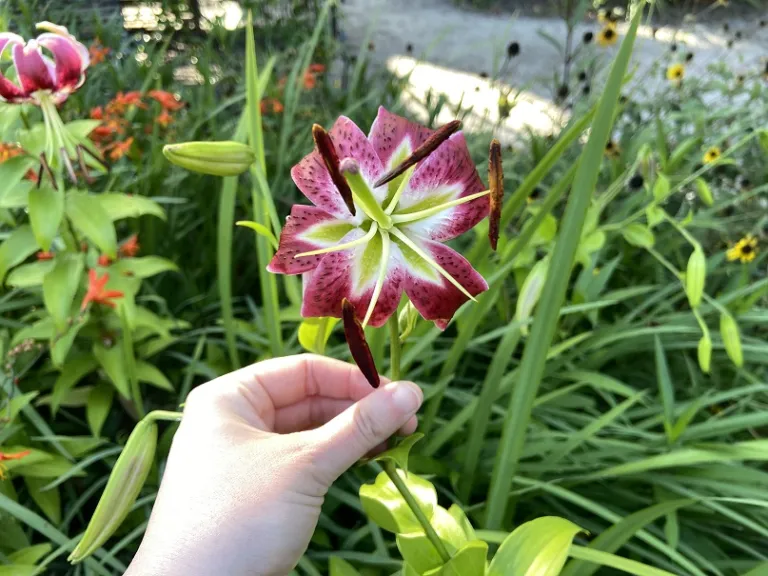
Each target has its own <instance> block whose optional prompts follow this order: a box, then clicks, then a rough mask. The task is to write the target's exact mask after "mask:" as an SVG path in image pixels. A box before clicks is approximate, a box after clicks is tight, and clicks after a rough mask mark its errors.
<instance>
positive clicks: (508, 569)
mask: <svg viewBox="0 0 768 576" xmlns="http://www.w3.org/2000/svg"><path fill="white" fill-rule="evenodd" d="M582 531H583V530H582V528H580V527H579V526H577V525H576V524H574V523H573V522H571V521H569V520H566V519H565V518H558V517H557V516H543V517H541V518H536V519H535V520H531V521H530V522H526V523H525V524H523V525H522V526H519V527H518V528H517V529H515V531H514V532H512V533H511V534H510V535H509V536H507V538H506V539H505V540H504V542H503V543H502V544H501V547H500V548H499V550H498V552H496V555H495V556H494V557H493V561H492V562H491V565H490V567H489V568H488V576H507V575H509V574H529V573H532V572H531V570H534V569H535V574H536V575H537V576H558V574H560V571H561V570H562V569H563V565H564V564H565V561H566V560H567V559H568V551H569V550H570V548H571V543H572V542H573V539H574V537H575V536H576V534H578V533H579V532H582Z"/></svg>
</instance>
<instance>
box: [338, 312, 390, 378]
mask: <svg viewBox="0 0 768 576" xmlns="http://www.w3.org/2000/svg"><path fill="white" fill-rule="evenodd" d="M341 315H342V318H343V320H344V336H346V338H347V345H348V346H349V351H350V352H351V353H352V358H353V359H354V361H355V364H357V366H358V368H360V371H361V372H362V373H363V376H365V379H366V380H368V384H370V385H371V386H372V387H374V388H378V387H379V382H380V380H379V373H378V371H377V370H376V364H375V363H374V361H373V354H371V349H370V348H369V347H368V342H366V341H365V331H364V330H363V327H362V325H361V324H360V322H359V321H358V320H357V317H356V316H355V307H354V306H353V305H352V303H351V302H350V301H349V300H347V299H346V298H344V299H343V300H342V301H341Z"/></svg>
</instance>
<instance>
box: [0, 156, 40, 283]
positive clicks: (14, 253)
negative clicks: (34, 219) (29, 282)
mask: <svg viewBox="0 0 768 576" xmlns="http://www.w3.org/2000/svg"><path fill="white" fill-rule="evenodd" d="M0 166H2V164H0ZM35 252H37V240H35V235H34V233H33V232H32V228H30V227H29V226H19V227H18V228H16V230H14V231H13V232H11V235H10V236H8V238H6V240H5V242H3V243H2V244H0V286H1V285H2V284H3V280H5V275H6V274H8V271H9V270H10V269H11V268H13V267H14V266H16V265H17V264H21V263H22V262H24V260H25V259H26V258H27V257H29V256H31V255H32V254H34V253H35Z"/></svg>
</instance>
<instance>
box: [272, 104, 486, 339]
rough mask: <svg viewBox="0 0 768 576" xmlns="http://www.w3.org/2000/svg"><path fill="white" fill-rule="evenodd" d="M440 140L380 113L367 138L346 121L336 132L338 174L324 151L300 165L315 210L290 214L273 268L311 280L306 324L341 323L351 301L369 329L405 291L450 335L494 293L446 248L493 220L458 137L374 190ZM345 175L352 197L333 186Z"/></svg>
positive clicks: (299, 180)
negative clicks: (463, 313) (451, 325)
mask: <svg viewBox="0 0 768 576" xmlns="http://www.w3.org/2000/svg"><path fill="white" fill-rule="evenodd" d="M433 133H434V132H433V131H432V130H430V129H428V128H426V127H423V126H420V125H418V124H414V123H413V122H410V121H408V120H406V119H405V118H401V117H400V116H396V115H395V114H391V113H390V112H388V111H387V110H385V109H384V108H379V113H378V116H377V117H376V120H375V121H374V123H373V126H372V127H371V131H370V134H369V135H368V136H367V137H366V135H365V134H364V133H363V132H362V131H361V130H360V128H358V127H357V126H356V125H355V124H354V123H353V122H352V121H351V120H350V119H349V118H346V117H344V116H342V117H341V118H339V119H338V120H337V121H336V123H335V124H334V125H333V128H332V129H331V130H330V133H329V135H330V139H331V141H332V143H333V148H335V152H336V154H337V155H338V159H339V160H338V170H337V171H336V174H335V175H334V176H332V175H331V172H330V171H329V170H328V168H327V163H328V162H329V158H328V156H329V155H328V154H326V155H325V156H323V155H321V152H320V151H318V149H315V150H314V151H313V152H312V153H310V154H309V155H308V156H306V157H305V158H304V159H303V160H302V161H301V162H299V164H297V165H296V166H294V167H293V169H292V170H291V176H292V177H293V181H294V182H295V183H296V186H298V188H299V190H301V192H302V193H303V194H304V195H305V196H306V197H307V198H308V199H309V200H310V201H311V202H312V203H313V204H314V206H306V205H295V206H293V208H292V210H291V214H290V216H289V217H288V219H287V220H286V225H285V227H284V228H283V231H282V234H281V235H280V244H279V247H278V250H277V253H276V254H275V256H274V258H273V259H272V261H271V262H270V264H269V266H268V267H267V268H268V270H269V271H270V272H274V273H279V274H304V298H303V303H302V309H301V314H302V316H305V317H311V316H334V317H337V318H338V317H341V316H342V300H344V299H347V300H348V301H349V302H350V303H351V304H352V306H353V307H354V312H355V315H356V316H357V317H359V318H363V322H362V326H365V325H367V324H370V325H371V326H381V325H383V324H384V323H385V322H386V321H387V319H388V318H389V317H390V316H391V315H392V314H393V313H394V312H395V311H396V310H397V307H398V304H399V303H400V300H401V297H402V293H403V292H405V294H406V295H407V296H408V298H409V299H410V300H411V302H412V303H413V305H414V306H415V307H416V309H417V310H418V311H419V313H420V314H421V315H422V316H423V317H424V318H425V319H427V320H432V321H434V322H435V324H436V325H437V326H438V327H440V328H441V329H444V328H445V327H446V326H447V325H448V322H449V321H450V319H451V318H452V317H453V315H454V313H455V312H456V310H457V309H458V308H459V307H460V306H461V305H462V304H464V303H465V302H466V301H467V300H470V299H472V300H474V297H475V296H476V295H477V294H479V293H481V292H483V291H485V290H487V289H488V284H487V283H486V282H485V280H484V279H483V277H482V276H481V275H480V274H479V273H478V272H477V271H476V270H475V269H474V268H472V266H471V265H470V263H469V262H468V261H467V260H466V259H465V258H464V257H463V256H461V255H460V254H458V253H457V252H455V251H454V250H452V249H451V248H449V247H447V246H445V245H444V244H443V242H446V241H448V240H451V239H453V238H456V237H457V236H459V235H461V234H463V233H464V232H466V231H467V230H469V229H471V228H472V227H473V226H475V225H476V224H477V223H478V222H479V221H480V220H482V219H483V218H484V217H485V216H487V215H488V212H489V198H488V194H489V191H488V190H486V189H485V186H484V185H483V183H482V181H481V180H480V177H479V175H478V173H477V170H476V169H475V166H474V164H473V162H472V159H471V157H470V154H469V150H468V149H467V145H466V141H465V139H464V135H463V134H462V133H461V132H456V133H455V134H453V135H451V136H450V137H447V138H446V139H445V140H444V141H442V143H440V144H439V146H438V147H437V148H436V149H434V151H432V153H431V154H429V155H427V156H426V158H423V159H420V161H419V162H418V163H417V164H416V165H415V166H411V167H410V168H408V170H406V171H405V172H404V173H403V174H401V175H399V176H397V177H396V178H394V179H393V180H391V181H389V182H388V183H386V184H382V185H380V186H376V184H377V182H378V181H381V180H388V179H389V178H384V176H385V175H387V174H388V173H390V176H391V173H392V171H393V170H395V169H396V168H397V167H398V166H400V165H401V164H403V163H404V162H405V161H406V160H407V159H408V158H409V157H410V156H411V155H412V153H413V152H414V151H415V150H416V149H417V148H418V147H419V146H421V145H422V144H424V142H426V141H427V139H428V138H429V137H430V136H431V135H432V134H433ZM447 134H450V131H449V132H447ZM447 134H446V135H447ZM330 156H331V158H332V157H333V156H334V154H330ZM330 161H331V162H332V160H330ZM408 164H411V162H406V165H408ZM339 171H340V173H341V174H343V178H344V180H346V182H347V183H348V184H349V188H348V189H347V190H346V191H345V190H341V191H340V190H339V188H338V187H337V185H336V184H334V182H338V172H339ZM342 188H344V186H342ZM349 190H351V193H352V194H351V196H352V197H351V199H350V198H349ZM345 197H347V201H345ZM351 202H354V208H355V209H354V210H350V208H349V207H348V206H350V203H351ZM353 212H354V213H353Z"/></svg>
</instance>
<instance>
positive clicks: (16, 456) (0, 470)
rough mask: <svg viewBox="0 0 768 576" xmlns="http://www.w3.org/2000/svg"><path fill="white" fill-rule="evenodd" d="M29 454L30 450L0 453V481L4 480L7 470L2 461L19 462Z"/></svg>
mask: <svg viewBox="0 0 768 576" xmlns="http://www.w3.org/2000/svg"><path fill="white" fill-rule="evenodd" d="M31 453H32V451H31V450H22V451H21V452H0V480H5V472H6V470H7V468H6V467H5V465H4V464H3V462H4V461H10V460H21V459H22V458H25V457H27V456H29V455H30V454H31Z"/></svg>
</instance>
